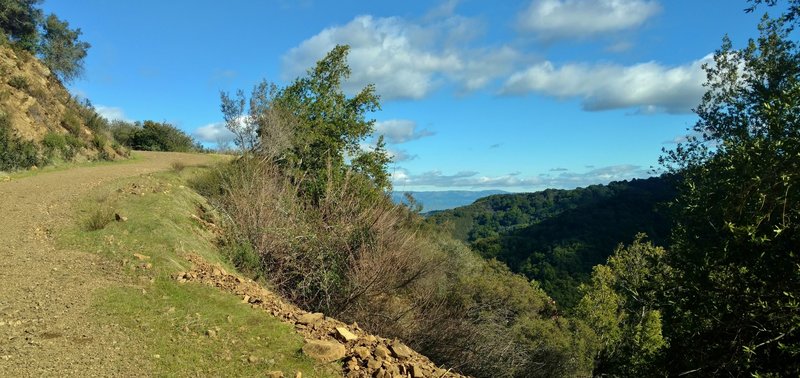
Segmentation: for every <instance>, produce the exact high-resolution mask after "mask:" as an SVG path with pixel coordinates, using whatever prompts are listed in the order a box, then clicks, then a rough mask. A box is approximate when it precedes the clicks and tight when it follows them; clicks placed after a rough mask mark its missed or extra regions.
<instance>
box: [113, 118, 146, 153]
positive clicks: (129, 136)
mask: <svg viewBox="0 0 800 378" xmlns="http://www.w3.org/2000/svg"><path fill="white" fill-rule="evenodd" d="M109 130H110V131H111V135H112V136H113V137H114V140H116V141H117V142H118V143H119V144H121V145H123V146H128V147H131V146H133V138H134V136H135V135H136V133H137V132H138V131H139V130H141V126H140V125H136V124H134V123H131V122H126V121H120V120H114V121H111V123H110V124H109Z"/></svg>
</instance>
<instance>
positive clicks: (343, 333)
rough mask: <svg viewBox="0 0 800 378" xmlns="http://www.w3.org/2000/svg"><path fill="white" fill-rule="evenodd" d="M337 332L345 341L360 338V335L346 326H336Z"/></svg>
mask: <svg viewBox="0 0 800 378" xmlns="http://www.w3.org/2000/svg"><path fill="white" fill-rule="evenodd" d="M336 333H337V334H338V336H339V338H340V339H342V340H344V341H355V340H358V336H356V335H354V334H353V333H352V332H350V331H349V330H348V329H347V328H345V327H336Z"/></svg>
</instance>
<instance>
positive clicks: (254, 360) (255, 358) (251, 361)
mask: <svg viewBox="0 0 800 378" xmlns="http://www.w3.org/2000/svg"><path fill="white" fill-rule="evenodd" d="M247 361H248V362H250V363H251V364H254V363H256V362H258V357H256V356H253V355H251V356H250V357H247Z"/></svg>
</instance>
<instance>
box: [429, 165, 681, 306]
mask: <svg viewBox="0 0 800 378" xmlns="http://www.w3.org/2000/svg"><path fill="white" fill-rule="evenodd" d="M674 185H675V184H674V179H673V177H672V176H663V177H653V178H649V179H643V180H631V181H619V182H612V183H610V184H608V185H592V186H589V187H586V188H578V189H574V190H558V189H548V190H544V191H541V192H535V193H518V194H503V195H494V196H490V197H486V198H482V199H480V200H478V201H476V202H475V203H474V204H472V205H469V206H464V207H460V208H457V209H452V210H446V211H441V212H437V213H436V214H433V215H431V216H430V217H429V218H428V221H429V222H432V223H434V224H437V225H441V226H444V227H445V229H447V230H449V231H450V232H451V233H452V235H453V236H455V237H456V238H458V239H461V240H464V241H465V242H467V243H469V245H470V246H471V247H472V249H474V250H475V251H477V252H479V253H480V254H481V255H482V256H484V257H485V258H496V259H498V260H500V261H502V262H504V263H506V264H507V265H508V266H509V267H510V268H511V269H512V270H513V271H515V272H519V273H523V274H525V275H526V276H527V277H528V278H530V279H535V280H537V281H539V283H540V284H541V285H542V288H543V289H544V290H545V291H546V292H547V293H548V294H549V295H550V296H552V297H553V298H554V299H555V300H556V301H557V302H558V303H559V305H561V306H562V307H563V308H571V307H572V306H574V305H575V304H576V303H577V301H578V300H579V299H580V297H579V293H578V286H579V285H580V284H581V283H584V282H586V281H587V280H588V278H589V275H590V274H591V271H592V267H593V266H595V265H597V264H601V263H603V262H605V261H606V259H607V258H608V256H609V255H610V254H611V253H612V252H613V251H614V248H615V247H616V246H617V244H619V243H622V242H624V243H629V242H631V241H632V240H633V238H634V236H635V235H636V234H637V233H640V232H643V233H646V234H647V235H649V237H650V238H651V240H652V241H653V242H654V243H656V244H658V245H665V243H666V242H667V239H668V237H669V222H670V221H669V215H668V209H667V206H666V204H667V203H668V202H669V201H671V200H672V199H674V197H675V193H676V191H675V186H674Z"/></svg>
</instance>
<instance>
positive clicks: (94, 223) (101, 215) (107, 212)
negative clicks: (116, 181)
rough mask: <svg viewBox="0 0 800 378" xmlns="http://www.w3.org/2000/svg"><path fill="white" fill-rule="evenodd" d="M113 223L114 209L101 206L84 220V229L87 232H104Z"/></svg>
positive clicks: (91, 211) (94, 209)
mask: <svg viewBox="0 0 800 378" xmlns="http://www.w3.org/2000/svg"><path fill="white" fill-rule="evenodd" d="M112 221H114V209H112V208H110V207H108V206H106V205H102V204H100V205H97V206H96V207H95V208H93V209H91V210H90V211H89V214H88V215H87V216H86V218H84V220H83V229H84V230H86V231H97V230H102V229H104V228H105V227H106V226H107V225H108V224H109V223H111V222H112Z"/></svg>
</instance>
